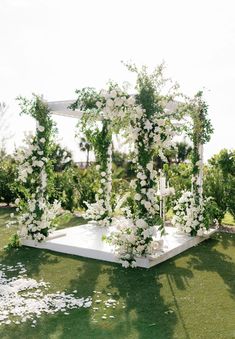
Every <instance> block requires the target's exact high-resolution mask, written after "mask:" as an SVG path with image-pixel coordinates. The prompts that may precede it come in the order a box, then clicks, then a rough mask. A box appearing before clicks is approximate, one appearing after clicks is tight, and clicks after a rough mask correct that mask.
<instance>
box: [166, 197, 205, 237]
mask: <svg viewBox="0 0 235 339" xmlns="http://www.w3.org/2000/svg"><path fill="white" fill-rule="evenodd" d="M205 207H206V206H205V202H204V203H201V204H198V203H196V200H195V196H194V194H193V193H192V192H189V191H186V192H183V194H182V196H181V197H180V198H179V200H178V201H177V203H176V205H175V207H174V213H175V215H174V217H173V219H172V224H173V225H174V226H175V227H177V229H178V230H179V231H180V232H183V233H186V234H188V235H191V236H195V235H198V236H203V234H204V233H205V232H206V230H207V229H208V226H209V225H208V222H207V219H206V218H205V212H206V208H205Z"/></svg>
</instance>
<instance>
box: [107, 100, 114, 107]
mask: <svg viewBox="0 0 235 339" xmlns="http://www.w3.org/2000/svg"><path fill="white" fill-rule="evenodd" d="M106 105H107V106H108V107H110V108H112V107H113V105H114V103H113V100H112V99H108V100H107V101H106Z"/></svg>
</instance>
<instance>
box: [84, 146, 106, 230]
mask: <svg viewBox="0 0 235 339" xmlns="http://www.w3.org/2000/svg"><path fill="white" fill-rule="evenodd" d="M96 169H97V170H98V171H100V177H101V179H100V189H99V190H98V192H97V194H96V197H95V198H96V202H95V203H93V204H89V203H88V202H85V204H86V205H87V210H86V213H85V215H84V217H85V219H91V220H94V221H96V222H97V224H98V225H100V226H109V225H110V222H111V216H112V208H111V205H110V196H111V191H112V144H110V146H109V148H108V152H107V169H106V171H104V170H103V171H101V167H100V165H97V166H96Z"/></svg>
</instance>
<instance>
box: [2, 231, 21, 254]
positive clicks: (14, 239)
mask: <svg viewBox="0 0 235 339" xmlns="http://www.w3.org/2000/svg"><path fill="white" fill-rule="evenodd" d="M20 246H21V243H20V238H19V236H18V234H16V233H15V234H13V235H12V236H11V237H10V239H9V243H8V244H7V245H6V246H5V247H4V249H5V250H6V251H7V250H11V249H12V248H18V247H20Z"/></svg>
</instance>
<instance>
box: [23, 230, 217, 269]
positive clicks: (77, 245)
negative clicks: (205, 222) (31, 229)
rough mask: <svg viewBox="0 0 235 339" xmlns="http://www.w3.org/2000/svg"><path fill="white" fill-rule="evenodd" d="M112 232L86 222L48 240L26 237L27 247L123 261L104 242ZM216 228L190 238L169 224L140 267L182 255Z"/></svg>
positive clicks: (140, 262)
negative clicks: (159, 241)
mask: <svg viewBox="0 0 235 339" xmlns="http://www.w3.org/2000/svg"><path fill="white" fill-rule="evenodd" d="M108 232H109V230H108V229H106V228H101V227H100V226H96V225H94V224H86V225H81V226H75V227H70V228H66V229H64V230H58V231H55V232H54V233H53V234H52V235H51V236H50V237H49V238H48V239H47V240H46V241H45V242H43V243H35V242H34V241H33V240H23V241H22V244H23V245H25V246H30V247H36V248H42V249H48V250H51V251H55V252H61V253H66V254H74V255H78V256H81V257H86V258H92V259H97V260H104V261H109V262H115V263H120V261H119V259H118V258H117V257H116V255H115V253H114V248H113V247H112V246H110V245H109V244H107V242H105V241H102V236H103V235H107V234H108ZM215 232H216V230H215V229H210V230H208V231H207V234H205V235H204V236H203V237H190V236H187V235H185V234H178V233H177V231H176V229H175V228H174V227H166V233H167V234H166V235H165V236H163V238H162V239H163V246H162V247H161V249H159V251H158V252H157V253H156V255H155V256H153V257H148V258H138V259H137V260H136V262H137V266H138V267H144V268H150V267H152V266H155V265H157V264H160V263H161V262H163V261H165V260H167V259H169V258H172V257H174V256H176V255H177V254H180V253H181V252H183V251H186V250H187V249H189V248H191V247H193V246H195V245H197V244H199V243H200V242H202V241H204V240H206V239H207V238H209V237H210V236H211V235H212V234H213V233H215Z"/></svg>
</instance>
